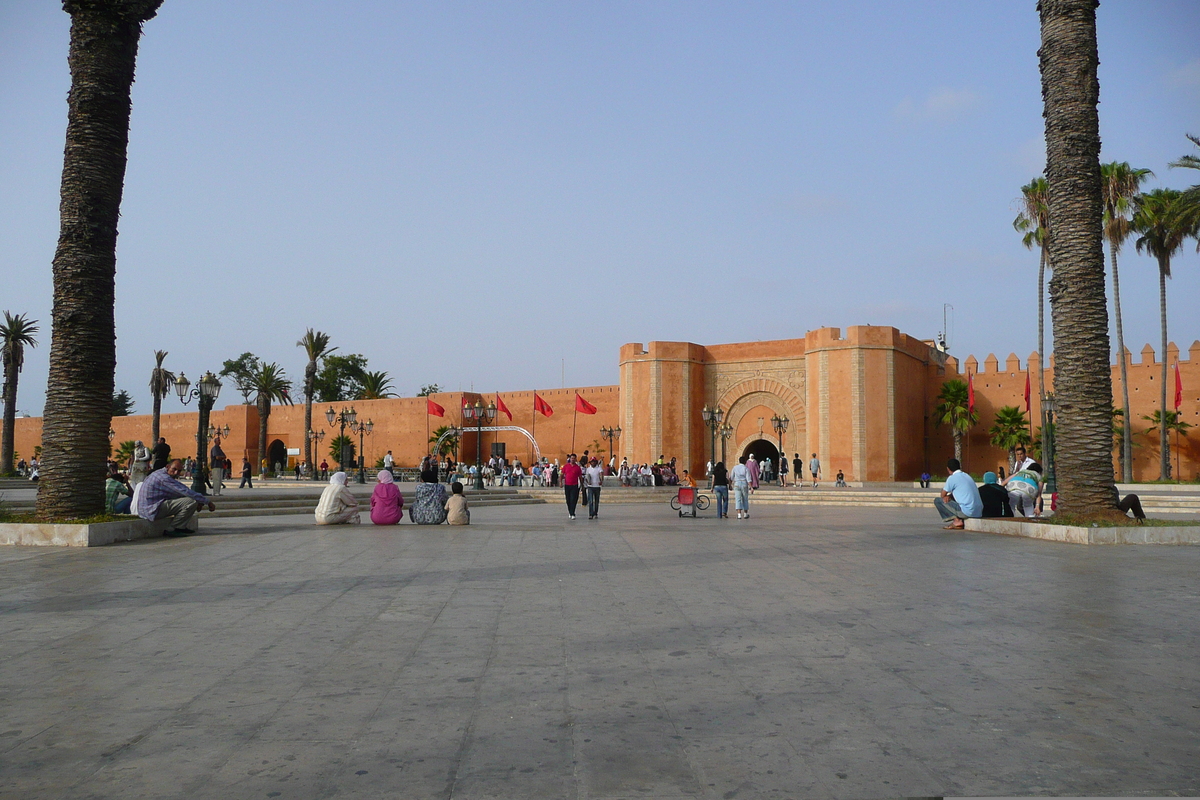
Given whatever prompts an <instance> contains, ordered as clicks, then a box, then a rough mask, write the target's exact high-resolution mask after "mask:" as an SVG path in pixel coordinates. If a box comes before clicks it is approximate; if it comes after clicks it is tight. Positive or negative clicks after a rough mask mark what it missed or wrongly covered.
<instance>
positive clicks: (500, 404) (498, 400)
mask: <svg viewBox="0 0 1200 800" xmlns="http://www.w3.org/2000/svg"><path fill="white" fill-rule="evenodd" d="M496 410H497V411H499V412H500V413H502V414H507V415H508V421H509V422H512V412H511V411H509V410H508V406H506V405H504V400H503V399H501V397H500V395H499V394H497V395H496Z"/></svg>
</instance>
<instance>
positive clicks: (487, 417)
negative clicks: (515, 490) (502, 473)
mask: <svg viewBox="0 0 1200 800" xmlns="http://www.w3.org/2000/svg"><path fill="white" fill-rule="evenodd" d="M462 416H463V423H464V425H463V427H466V424H465V423H466V422H467V421H473V422H474V423H475V491H477V492H482V491H483V464H482V463H480V460H481V459H482V458H483V426H484V425H490V424H491V422H492V420H494V419H495V418H496V404H495V403H488V404H487V405H486V406H485V405H484V404H483V401H482V400H476V401H475V405H471V404H467V405H465V406H463V410H462Z"/></svg>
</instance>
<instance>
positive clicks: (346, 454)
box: [329, 436, 355, 472]
mask: <svg viewBox="0 0 1200 800" xmlns="http://www.w3.org/2000/svg"><path fill="white" fill-rule="evenodd" d="M329 457H330V458H332V459H333V460H334V461H336V462H337V465H338V471H339V472H345V471H346V465H347V464H350V465H352V466H353V464H354V463H355V462H354V440H353V439H351V438H350V437H349V436H335V437H333V438H332V439H330V440H329ZM342 459H345V461H344V462H343V460H342Z"/></svg>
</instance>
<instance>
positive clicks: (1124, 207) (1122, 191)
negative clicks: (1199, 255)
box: [1100, 161, 1154, 483]
mask: <svg viewBox="0 0 1200 800" xmlns="http://www.w3.org/2000/svg"><path fill="white" fill-rule="evenodd" d="M1153 174H1154V173H1153V172H1151V171H1150V170H1148V169H1134V168H1133V167H1131V166H1129V162H1128V161H1121V162H1116V161H1113V162H1111V163H1108V164H1101V165H1100V181H1101V191H1103V193H1104V194H1103V197H1104V238H1105V239H1107V240H1108V252H1109V256H1110V257H1111V258H1112V279H1113V317H1114V318H1115V319H1116V322H1117V353H1118V354H1119V355H1118V358H1119V360H1120V362H1121V412H1122V413H1121V424H1122V425H1123V427H1124V430H1123V432H1122V434H1121V480H1122V481H1123V482H1125V483H1133V437H1132V435H1131V433H1132V432H1131V429H1130V423H1129V374H1128V372H1129V370H1128V367H1127V366H1126V364H1125V332H1124V331H1123V330H1122V328H1121V281H1120V279H1119V278H1118V277H1117V254H1118V253H1119V252H1121V245H1123V244H1124V243H1125V240H1126V239H1127V238H1129V234H1130V227H1129V218H1130V216H1131V215H1132V212H1133V205H1134V203H1133V200H1134V198H1135V197H1137V196H1138V194H1140V193H1141V188H1142V183H1143V182H1144V181H1145V180H1146V178H1147V177H1149V176H1151V175H1153Z"/></svg>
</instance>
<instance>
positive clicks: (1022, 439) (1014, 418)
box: [988, 406, 1032, 474]
mask: <svg viewBox="0 0 1200 800" xmlns="http://www.w3.org/2000/svg"><path fill="white" fill-rule="evenodd" d="M988 435H990V436H991V437H992V438H991V443H992V445H993V446H995V447H1003V448H1004V449H1005V450H1007V451H1008V471H1009V474H1011V473H1012V471H1013V466H1014V465H1015V464H1016V461H1017V454H1016V449H1017V445H1022V444H1024V445H1027V444H1029V442H1030V439H1031V438H1032V437H1030V435H1029V422H1028V421H1027V420H1026V419H1025V412H1024V411H1022V410H1021V409H1019V408H1017V407H1016V406H1002V407H1001V408H1000V409H999V410H998V411H997V412H996V422H995V424H993V425H992V427H991V428H989V429H988Z"/></svg>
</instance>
